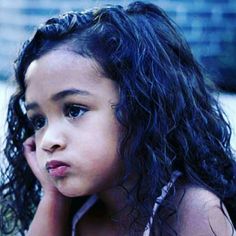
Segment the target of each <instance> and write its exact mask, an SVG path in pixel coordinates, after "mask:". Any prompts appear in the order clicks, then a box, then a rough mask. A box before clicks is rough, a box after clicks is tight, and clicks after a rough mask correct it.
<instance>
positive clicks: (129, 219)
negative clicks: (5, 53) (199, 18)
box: [0, 2, 236, 236]
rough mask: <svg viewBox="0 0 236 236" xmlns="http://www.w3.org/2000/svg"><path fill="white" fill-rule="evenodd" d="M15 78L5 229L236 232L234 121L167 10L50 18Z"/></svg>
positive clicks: (150, 7) (147, 7) (36, 235)
mask: <svg viewBox="0 0 236 236" xmlns="http://www.w3.org/2000/svg"><path fill="white" fill-rule="evenodd" d="M15 79H16V82H17V90H16V92H15V93H14V95H12V97H11V99H10V102H9V106H8V114H7V124H8V131H7V135H6V142H5V143H6V145H5V149H4V155H5V158H6V160H7V164H8V166H7V167H5V168H4V169H3V170H2V171H1V174H2V175H1V183H0V196H1V199H0V200H1V201H0V211H1V212H0V215H1V220H0V234H1V235H7V234H9V235H28V236H32V235H33V236H45V235H48V236H52V235H55V236H60V235H74V236H75V235H103V236H104V235H145V236H147V235H156V236H161V235H164V236H169V235H181V236H189V235H194V236H200V235H208V236H210V235H219V236H231V235H236V232H235V226H236V214H235V212H236V163H235V160H234V157H233V154H232V151H231V148H230V135H231V129H230V126H229V125H228V123H227V121H226V120H225V116H224V114H223V112H222V111H221V109H220V108H219V105H218V102H217V100H216V99H215V97H214V96H213V94H212V89H211V88H210V87H209V86H208V85H207V84H206V83H205V75H204V74H203V72H202V69H201V67H200V66H199V65H198V63H197V62H196V60H195V59H194V58H193V56H192V53H191V50H190V48H189V47H188V45H187V43H186V41H185V40H184V38H183V37H182V36H181V34H180V33H179V32H178V31H177V30H176V26H175V24H174V23H173V22H172V21H171V20H170V19H169V18H168V16H167V15H166V14H165V12H163V10H161V9H160V8H159V7H157V6H156V5H154V4H147V3H143V2H134V3H131V4H130V5H128V7H126V8H123V7H122V6H113V5H110V6H105V7H103V8H95V9H92V10H89V11H86V12H68V13H65V14H63V15H60V16H59V17H56V18H51V19H49V20H48V21H46V22H45V23H44V24H43V25H40V27H39V28H38V29H37V30H36V32H35V33H34V35H33V37H32V38H31V39H30V40H28V41H26V42H25V44H24V46H23V47H22V49H21V51H20V54H19V56H18V58H17V59H16V61H15Z"/></svg>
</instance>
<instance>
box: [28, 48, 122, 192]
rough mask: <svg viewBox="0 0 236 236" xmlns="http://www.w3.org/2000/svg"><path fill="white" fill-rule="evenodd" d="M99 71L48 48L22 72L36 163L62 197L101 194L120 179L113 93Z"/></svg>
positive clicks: (90, 62)
mask: <svg viewBox="0 0 236 236" xmlns="http://www.w3.org/2000/svg"><path fill="white" fill-rule="evenodd" d="M101 71H102V70H101V68H100V67H99V65H98V64H97V63H96V61H94V60H92V59H88V58H85V57H82V56H79V55H77V54H74V53H72V52H68V51H65V50H53V51H51V52H49V53H47V54H46V55H44V56H42V57H41V58H40V59H37V60H35V61H33V62H32V63H31V64H30V66H29V67H28V69H27V72H26V77H25V81H26V85H27V90H26V109H27V115H28V117H29V119H30V120H31V122H32V124H33V126H34V128H35V143H36V157H37V162H38V164H39V166H40V168H41V169H42V171H43V172H44V173H45V175H48V176H49V177H50V178H51V179H52V180H53V182H54V184H55V186H56V188H57V189H58V190H59V191H60V192H61V193H62V194H64V195H66V196H82V195H87V194H92V193H98V192H101V191H105V190H108V189H109V188H112V187H114V186H115V185H116V184H117V181H118V180H119V179H120V173H121V169H122V168H121V161H120V160H119V157H118V155H117V149H118V140H119V138H120V133H121V127H120V125H119V123H118V121H117V120H116V118H115V115H114V108H113V105H115V104H117V103H118V99H119V97H118V89H117V84H116V82H114V81H112V80H111V79H108V78H105V76H104V75H103V74H102V73H101Z"/></svg>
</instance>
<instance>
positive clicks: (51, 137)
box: [41, 125, 66, 153]
mask: <svg viewBox="0 0 236 236" xmlns="http://www.w3.org/2000/svg"><path fill="white" fill-rule="evenodd" d="M65 147H66V140H65V137H64V134H63V130H62V128H61V127H60V125H51V126H48V127H47V129H46V130H45V133H44V135H43V138H42V141H41V149H42V150H44V151H46V152H49V153H53V152H55V151H60V150H63V149H65Z"/></svg>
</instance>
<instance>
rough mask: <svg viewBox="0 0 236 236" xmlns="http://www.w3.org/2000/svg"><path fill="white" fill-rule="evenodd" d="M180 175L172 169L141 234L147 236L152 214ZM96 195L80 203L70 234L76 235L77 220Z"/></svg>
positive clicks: (88, 207) (85, 211) (89, 207)
mask: <svg viewBox="0 0 236 236" xmlns="http://www.w3.org/2000/svg"><path fill="white" fill-rule="evenodd" d="M180 175H181V172H179V171H174V172H173V173H172V175H171V179H170V181H169V182H168V183H167V185H165V186H164V187H163V188H162V191H161V195H160V196H159V197H157V198H156V201H155V204H154V205H153V214H152V216H151V217H150V219H149V222H148V223H147V225H146V227H145V230H144V232H143V236H149V235H150V230H151V227H152V223H153V216H154V215H155V214H156V211H157V209H158V207H159V206H160V205H161V203H162V201H163V200H164V199H165V197H166V195H167V194H168V192H169V190H170V188H171V187H172V186H173V184H174V183H175V181H176V179H177V178H178V177H179V176H180ZM97 200H98V197H97V195H92V196H90V197H89V198H88V200H87V201H86V202H85V203H84V204H83V205H82V207H81V208H80V209H78V211H77V212H76V213H75V215H74V217H73V220H72V234H71V235H72V236H76V225H77V224H78V222H79V220H80V219H81V218H82V217H83V216H84V215H85V214H86V213H87V212H88V211H89V209H91V208H92V207H93V205H94V204H95V203H96V202H97Z"/></svg>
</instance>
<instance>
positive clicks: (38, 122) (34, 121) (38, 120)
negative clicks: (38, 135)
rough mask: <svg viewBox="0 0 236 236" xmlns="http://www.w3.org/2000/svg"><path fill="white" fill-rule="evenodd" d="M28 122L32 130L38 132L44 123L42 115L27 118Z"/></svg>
mask: <svg viewBox="0 0 236 236" xmlns="http://www.w3.org/2000/svg"><path fill="white" fill-rule="evenodd" d="M29 121H30V124H31V125H32V126H33V128H34V130H40V129H41V128H43V126H44V125H45V123H46V119H45V117H43V116H42V115H34V116H32V117H29Z"/></svg>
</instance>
